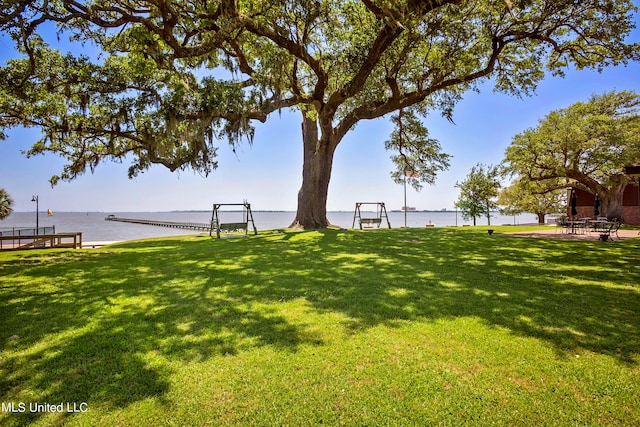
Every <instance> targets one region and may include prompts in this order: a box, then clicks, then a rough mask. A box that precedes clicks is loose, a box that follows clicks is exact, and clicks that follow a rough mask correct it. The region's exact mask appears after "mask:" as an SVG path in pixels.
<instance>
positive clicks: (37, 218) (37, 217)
mask: <svg viewBox="0 0 640 427" xmlns="http://www.w3.org/2000/svg"><path fill="white" fill-rule="evenodd" d="M31 201H32V202H36V235H37V234H39V230H40V222H39V220H40V218H39V215H38V212H39V211H40V203H39V202H38V196H33V197H32V198H31Z"/></svg>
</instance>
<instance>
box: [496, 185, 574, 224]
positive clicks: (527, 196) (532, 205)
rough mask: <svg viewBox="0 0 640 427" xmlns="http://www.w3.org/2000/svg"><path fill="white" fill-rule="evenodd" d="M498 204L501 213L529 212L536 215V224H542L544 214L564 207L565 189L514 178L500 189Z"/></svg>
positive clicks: (555, 211) (556, 211)
mask: <svg viewBox="0 0 640 427" xmlns="http://www.w3.org/2000/svg"><path fill="white" fill-rule="evenodd" d="M498 205H499V206H501V209H500V212H501V213H502V214H503V215H517V214H520V213H523V212H531V213H534V214H536V216H537V217H538V224H544V217H545V215H547V214H551V213H558V212H560V211H562V209H563V208H564V207H566V205H567V204H566V191H564V190H562V189H558V188H557V187H556V186H553V187H551V188H545V187H544V186H543V185H541V184H540V183H536V182H530V181H526V180H516V181H515V182H514V183H513V184H511V185H510V186H509V187H505V188H503V189H502V191H500V194H499V196H498Z"/></svg>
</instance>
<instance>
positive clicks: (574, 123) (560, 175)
mask: <svg viewBox="0 0 640 427" xmlns="http://www.w3.org/2000/svg"><path fill="white" fill-rule="evenodd" d="M639 135H640V96H638V95H637V94H635V93H633V92H628V91H622V92H609V93H605V94H602V95H594V96H592V97H591V99H590V100H589V101H588V102H578V103H575V104H573V105H571V106H569V107H567V108H564V109H561V110H557V111H552V112H551V113H549V114H548V115H547V116H546V117H545V118H544V119H541V120H540V121H539V124H538V126H537V127H535V128H531V129H527V130H526V131H524V132H522V133H520V134H518V135H516V136H515V137H514V138H513V140H512V142H511V145H510V146H509V147H508V148H507V151H506V154H505V162H504V164H505V166H506V167H507V168H508V169H509V170H510V171H511V172H512V173H514V174H516V175H517V176H518V177H519V178H520V179H521V180H524V181H528V182H533V183H536V182H537V183H541V184H542V185H544V186H545V187H546V189H547V190H552V189H554V188H556V189H558V188H565V187H567V186H574V187H577V188H581V189H583V190H585V191H588V192H590V193H592V194H597V195H599V196H600V199H601V212H602V213H603V214H604V215H606V216H608V217H616V218H622V195H623V192H624V188H625V186H626V185H627V184H628V183H629V182H631V177H629V176H628V175H626V174H625V173H624V166H625V165H629V164H632V163H634V162H637V161H638V159H640V138H639Z"/></svg>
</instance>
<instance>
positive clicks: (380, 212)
mask: <svg viewBox="0 0 640 427" xmlns="http://www.w3.org/2000/svg"><path fill="white" fill-rule="evenodd" d="M362 205H376V216H375V217H363V216H362V211H361V209H360V208H361V206H362ZM383 218H384V219H385V220H386V221H387V227H389V228H391V223H390V222H389V215H387V208H386V207H385V204H384V202H356V208H355V211H354V212H353V224H351V228H355V227H356V220H358V225H359V226H360V230H363V229H365V228H366V229H372V228H380V226H381V225H382V219H383Z"/></svg>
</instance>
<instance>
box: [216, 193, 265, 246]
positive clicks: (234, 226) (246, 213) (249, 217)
mask: <svg viewBox="0 0 640 427" xmlns="http://www.w3.org/2000/svg"><path fill="white" fill-rule="evenodd" d="M222 206H242V222H220V207H222ZM249 222H251V227H252V228H253V234H254V235H257V234H258V229H257V228H256V224H255V222H254V221H253V213H252V212H251V204H250V203H247V202H243V203H214V204H213V212H212V213H211V229H210V230H209V236H212V234H213V230H216V237H217V238H218V239H220V233H235V232H238V231H244V235H245V236H247V235H248V234H249Z"/></svg>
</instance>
